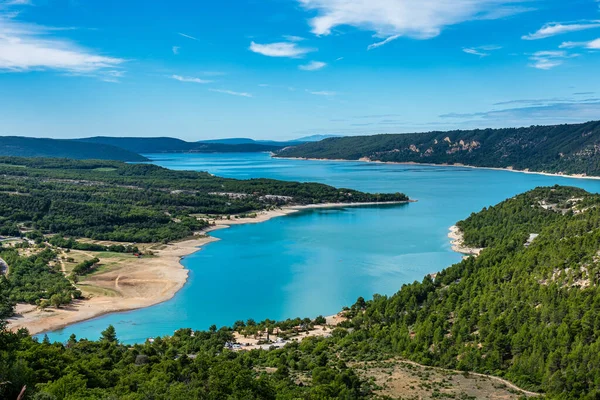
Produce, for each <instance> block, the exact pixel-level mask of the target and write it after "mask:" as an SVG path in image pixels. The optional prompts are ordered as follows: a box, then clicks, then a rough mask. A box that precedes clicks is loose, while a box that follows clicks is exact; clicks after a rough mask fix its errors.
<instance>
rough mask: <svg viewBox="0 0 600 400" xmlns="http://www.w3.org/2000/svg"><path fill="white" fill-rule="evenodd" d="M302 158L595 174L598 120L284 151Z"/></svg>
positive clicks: (360, 139)
mask: <svg viewBox="0 0 600 400" xmlns="http://www.w3.org/2000/svg"><path fill="white" fill-rule="evenodd" d="M277 156H279V157H302V158H324V159H345V160H358V159H361V158H362V159H369V160H371V161H387V162H414V163H431V164H464V165H470V166H475V167H492V168H513V169H516V170H530V171H537V172H551V173H565V174H585V175H589V176H598V175H600V121H594V122H588V123H584V124H572V125H552V126H531V127H527V128H504V129H477V130H470V131H466V130H457V131H449V132H427V133H411V134H386V135H375V136H354V137H343V138H330V139H325V140H323V141H320V142H316V143H305V144H302V145H299V146H295V147H289V148H285V149H283V150H281V151H279V152H278V153H277Z"/></svg>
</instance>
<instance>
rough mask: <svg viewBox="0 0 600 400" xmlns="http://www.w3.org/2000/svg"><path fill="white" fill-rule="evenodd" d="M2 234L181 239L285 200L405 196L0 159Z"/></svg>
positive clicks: (111, 164)
mask: <svg viewBox="0 0 600 400" xmlns="http://www.w3.org/2000/svg"><path fill="white" fill-rule="evenodd" d="M0 175H2V176H3V179H2V180H1V181H0V235H4V236H12V235H19V234H20V233H21V232H22V231H23V229H33V230H38V231H41V232H43V233H45V234H46V233H60V234H63V235H69V236H75V237H87V238H91V239H103V240H114V241H126V242H160V241H165V240H166V241H170V240H175V239H181V238H184V237H188V236H190V235H191V234H192V233H193V232H194V231H196V230H199V229H201V228H202V227H204V226H205V225H206V221H204V220H202V219H197V218H194V217H191V215H193V214H216V215H229V214H236V213H243V212H248V211H255V210H263V209H266V208H270V207H276V206H282V205H286V204H288V205H289V204H313V203H314V204H316V203H331V202H334V203H337V202H342V203H344V202H369V201H390V200H393V201H396V200H400V201H403V200H407V197H406V196H405V195H403V194H400V193H397V194H368V193H362V192H358V191H355V190H350V189H336V188H333V187H331V186H327V185H322V184H317V183H297V182H284V181H276V180H270V179H251V180H245V181H244V180H236V179H224V178H218V177H215V176H212V175H210V174H208V173H206V172H192V171H172V170H168V169H166V168H161V167H158V166H155V165H147V164H135V165H131V164H126V163H122V162H117V161H98V160H92V161H90V160H87V161H75V160H67V159H44V158H39V159H27V158H14V157H13V158H9V157H7V158H0Z"/></svg>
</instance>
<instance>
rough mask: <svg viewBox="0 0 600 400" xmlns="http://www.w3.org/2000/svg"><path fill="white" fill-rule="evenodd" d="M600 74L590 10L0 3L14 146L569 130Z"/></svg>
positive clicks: (531, 4)
mask: <svg viewBox="0 0 600 400" xmlns="http://www.w3.org/2000/svg"><path fill="white" fill-rule="evenodd" d="M599 72H600V1H597V0H569V1H566V0H228V1H198V0H195V1H194V0H169V1H162V0H153V1H147V0H145V1H141V0H119V1H117V0H102V1H100V0H0V135H5V136H6V135H15V136H32V137H53V138H76V137H89V136H97V135H105V136H120V137H124V136H138V137H149V136H170V137H178V138H182V139H184V140H189V141H194V140H202V139H212V138H224V137H252V138H255V139H273V140H286V139H294V138H298V137H302V136H307V135H314V134H337V135H364V134H375V133H405V132H422V131H430V130H450V129H472V128H498V127H512V126H529V125H548V124H555V123H575V122H584V121H589V120H594V119H600V76H599V75H600V73H599ZM0 140H1V138H0Z"/></svg>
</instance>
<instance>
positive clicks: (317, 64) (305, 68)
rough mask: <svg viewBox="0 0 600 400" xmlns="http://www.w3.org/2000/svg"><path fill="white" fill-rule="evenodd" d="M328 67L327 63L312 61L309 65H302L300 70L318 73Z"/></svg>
mask: <svg viewBox="0 0 600 400" xmlns="http://www.w3.org/2000/svg"><path fill="white" fill-rule="evenodd" d="M326 66H327V63H324V62H322V61H311V62H309V63H308V64H304V65H300V66H299V67H298V68H299V69H301V70H302V71H318V70H320V69H323V68H325V67H326Z"/></svg>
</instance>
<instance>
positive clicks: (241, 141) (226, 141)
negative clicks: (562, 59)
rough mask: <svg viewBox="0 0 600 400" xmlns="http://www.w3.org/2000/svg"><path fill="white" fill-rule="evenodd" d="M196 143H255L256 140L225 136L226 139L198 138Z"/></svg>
mask: <svg viewBox="0 0 600 400" xmlns="http://www.w3.org/2000/svg"><path fill="white" fill-rule="evenodd" d="M197 143H218V144H256V141H255V140H254V139H250V138H226V139H210V140H198V142H197Z"/></svg>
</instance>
